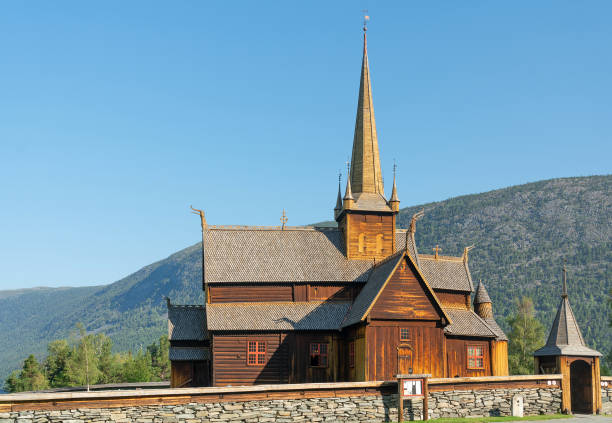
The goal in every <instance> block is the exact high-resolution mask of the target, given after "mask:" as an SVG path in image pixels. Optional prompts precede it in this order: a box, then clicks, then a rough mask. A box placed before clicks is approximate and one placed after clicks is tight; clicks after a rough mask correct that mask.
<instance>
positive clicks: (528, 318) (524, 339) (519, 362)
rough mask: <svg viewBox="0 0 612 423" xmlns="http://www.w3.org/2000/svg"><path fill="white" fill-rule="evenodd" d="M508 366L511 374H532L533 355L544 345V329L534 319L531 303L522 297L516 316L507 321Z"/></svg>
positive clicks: (528, 299)
mask: <svg viewBox="0 0 612 423" xmlns="http://www.w3.org/2000/svg"><path fill="white" fill-rule="evenodd" d="M508 324H509V325H510V333H509V334H508V338H509V339H510V343H509V347H508V365H509V368H510V373H511V374H515V375H516V374H531V373H533V353H534V351H535V350H537V349H538V348H540V347H541V346H543V345H544V327H543V326H542V324H541V323H540V322H539V321H538V320H537V319H536V318H535V309H534V307H533V301H532V300H531V298H529V297H522V298H521V300H520V301H519V302H518V304H517V311H516V314H515V315H513V316H511V317H510V318H509V319H508Z"/></svg>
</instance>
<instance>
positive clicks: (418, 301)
mask: <svg viewBox="0 0 612 423" xmlns="http://www.w3.org/2000/svg"><path fill="white" fill-rule="evenodd" d="M433 301H434V299H433V297H432V296H431V295H430V294H428V293H426V292H425V285H424V284H422V283H421V282H419V281H418V280H417V278H416V276H415V272H414V270H413V269H412V266H411V265H410V264H408V263H407V262H406V261H403V262H402V263H400V265H399V266H398V268H397V269H396V271H395V273H394V274H393V275H392V276H391V279H390V280H389V282H388V283H387V285H386V286H385V288H384V290H383V292H382V293H381V294H380V296H379V297H378V299H377V300H376V302H375V304H374V306H373V307H372V309H371V311H370V317H371V318H372V319H424V320H439V319H440V318H441V317H440V315H439V314H438V311H437V310H436V308H434V306H433V304H432V302H433Z"/></svg>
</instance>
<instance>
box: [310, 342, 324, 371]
mask: <svg viewBox="0 0 612 423" xmlns="http://www.w3.org/2000/svg"><path fill="white" fill-rule="evenodd" d="M310 367H327V344H310Z"/></svg>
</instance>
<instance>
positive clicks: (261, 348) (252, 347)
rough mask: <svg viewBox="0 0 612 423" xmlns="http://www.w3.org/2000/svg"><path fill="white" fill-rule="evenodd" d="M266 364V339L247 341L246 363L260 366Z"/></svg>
mask: <svg viewBox="0 0 612 423" xmlns="http://www.w3.org/2000/svg"><path fill="white" fill-rule="evenodd" d="M264 364H266V341H249V342H248V347H247V365H249V366H261V365H264Z"/></svg>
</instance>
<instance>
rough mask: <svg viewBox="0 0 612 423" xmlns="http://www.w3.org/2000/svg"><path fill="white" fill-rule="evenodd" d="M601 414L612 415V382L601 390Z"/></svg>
mask: <svg viewBox="0 0 612 423" xmlns="http://www.w3.org/2000/svg"><path fill="white" fill-rule="evenodd" d="M601 412H602V413H603V414H612V383H610V382H608V386H607V387H602V388H601Z"/></svg>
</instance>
